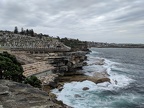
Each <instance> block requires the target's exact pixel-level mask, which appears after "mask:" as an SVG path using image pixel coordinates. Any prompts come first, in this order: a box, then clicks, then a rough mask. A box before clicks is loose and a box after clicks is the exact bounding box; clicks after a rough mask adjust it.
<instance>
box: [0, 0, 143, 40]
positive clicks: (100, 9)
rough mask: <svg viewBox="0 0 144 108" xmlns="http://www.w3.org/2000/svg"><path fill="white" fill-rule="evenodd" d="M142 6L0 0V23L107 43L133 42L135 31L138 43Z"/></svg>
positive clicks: (114, 1) (123, 1) (91, 0)
mask: <svg viewBox="0 0 144 108" xmlns="http://www.w3.org/2000/svg"><path fill="white" fill-rule="evenodd" d="M143 5H144V1H143V0H39V1H38V0H24V1H19V0H1V1H0V7H1V10H0V16H1V17H0V25H1V29H10V30H13V28H14V26H16V25H17V26H19V27H25V28H33V29H34V30H35V31H36V32H44V33H47V34H51V35H56V36H57V35H59V36H62V37H65V36H67V37H71V38H79V39H82V40H94V41H107V42H119V41H120V42H122V41H127V42H134V37H136V35H137V34H138V35H140V36H139V38H140V39H139V40H140V42H142V41H141V40H142V39H141V38H142V37H143V36H144V32H143V31H144V30H143V25H144V20H143V19H144V13H143V12H144V8H143ZM121 36H123V38H122V37H121ZM129 36H131V37H133V39H130V40H129V39H128V38H129ZM136 42H138V39H137V41H136ZM143 42H144V41H143Z"/></svg>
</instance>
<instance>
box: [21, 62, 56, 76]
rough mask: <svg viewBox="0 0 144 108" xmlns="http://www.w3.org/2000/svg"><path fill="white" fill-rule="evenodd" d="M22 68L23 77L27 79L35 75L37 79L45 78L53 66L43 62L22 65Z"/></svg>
mask: <svg viewBox="0 0 144 108" xmlns="http://www.w3.org/2000/svg"><path fill="white" fill-rule="evenodd" d="M22 67H23V70H24V72H23V75H24V76H25V77H29V76H32V75H36V76H38V77H39V76H45V75H47V74H50V73H51V72H52V70H53V69H54V67H53V66H51V65H50V64H48V63H46V62H45V61H43V62H35V63H31V64H26V65H22Z"/></svg>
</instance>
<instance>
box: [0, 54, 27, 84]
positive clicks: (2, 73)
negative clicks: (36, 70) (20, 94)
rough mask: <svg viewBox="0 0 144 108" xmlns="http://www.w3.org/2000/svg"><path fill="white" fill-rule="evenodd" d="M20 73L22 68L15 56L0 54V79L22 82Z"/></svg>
mask: <svg viewBox="0 0 144 108" xmlns="http://www.w3.org/2000/svg"><path fill="white" fill-rule="evenodd" d="M22 73H23V68H22V66H21V64H20V63H19V62H18V61H17V59H16V58H15V56H13V55H10V54H8V53H7V52H3V53H0V79H2V78H3V79H8V80H13V81H17V82H22V81H23V80H24V78H25V77H24V76H23V75H22Z"/></svg>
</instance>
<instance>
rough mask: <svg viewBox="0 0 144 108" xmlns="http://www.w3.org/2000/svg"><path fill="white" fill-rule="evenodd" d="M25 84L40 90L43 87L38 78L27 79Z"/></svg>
mask: <svg viewBox="0 0 144 108" xmlns="http://www.w3.org/2000/svg"><path fill="white" fill-rule="evenodd" d="M24 83H25V84H30V85H31V86H34V87H38V88H40V87H41V81H40V80H39V79H38V78H37V77H36V76H30V77H27V78H26V79H25V81H24Z"/></svg>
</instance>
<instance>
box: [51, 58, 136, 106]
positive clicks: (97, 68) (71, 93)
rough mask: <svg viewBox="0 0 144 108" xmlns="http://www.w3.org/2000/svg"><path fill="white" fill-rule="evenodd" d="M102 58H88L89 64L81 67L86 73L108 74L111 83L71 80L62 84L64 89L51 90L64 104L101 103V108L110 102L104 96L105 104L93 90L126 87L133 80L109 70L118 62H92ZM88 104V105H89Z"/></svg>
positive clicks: (99, 91) (97, 91)
mask: <svg viewBox="0 0 144 108" xmlns="http://www.w3.org/2000/svg"><path fill="white" fill-rule="evenodd" d="M102 59H104V58H93V57H91V58H89V60H90V61H89V64H92V63H93V64H92V65H89V66H85V67H84V68H83V69H84V71H85V72H86V74H87V75H90V76H92V75H93V74H94V73H95V72H104V71H107V73H108V74H109V75H110V76H109V78H110V79H111V83H109V82H104V83H99V84H95V83H93V82H91V81H83V82H71V83H66V84H64V89H63V90H62V91H61V92H59V91H58V90H57V89H55V90H53V91H52V92H53V93H55V94H56V95H57V99H58V100H62V101H63V102H64V103H65V104H67V105H70V106H72V107H74V108H92V107H93V106H98V105H99V104H103V105H101V106H103V108H105V106H108V104H111V102H112V101H111V102H109V98H107V97H106V99H107V100H105V101H108V102H106V104H107V105H106V104H104V103H103V101H102V100H100V99H99V98H100V97H98V96H97V95H95V94H92V93H93V92H94V93H96V94H99V93H101V92H103V91H107V90H110V91H112V90H118V89H120V88H123V87H126V86H128V85H129V83H130V82H132V81H133V80H132V79H130V78H129V77H127V76H125V75H122V74H118V73H116V72H113V71H111V68H112V67H113V68H115V65H119V63H116V62H112V61H110V60H107V59H104V65H95V64H94V62H96V60H102ZM84 87H88V88H89V90H87V91H83V90H82V89H83V88H84ZM75 95H79V96H80V97H78V98H76V97H75ZM92 98H94V99H97V102H95V101H93V100H92ZM89 105H90V106H89Z"/></svg>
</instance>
